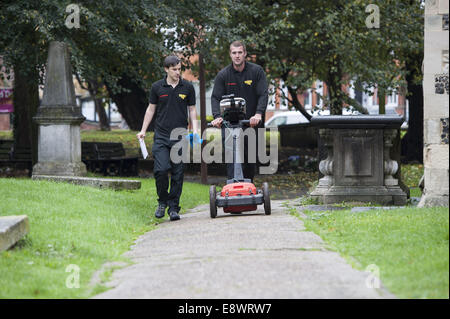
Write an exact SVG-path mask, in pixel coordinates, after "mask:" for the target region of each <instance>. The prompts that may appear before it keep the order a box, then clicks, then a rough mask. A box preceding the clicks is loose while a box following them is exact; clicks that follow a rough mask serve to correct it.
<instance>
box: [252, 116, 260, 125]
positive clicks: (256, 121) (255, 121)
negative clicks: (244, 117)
mask: <svg viewBox="0 0 450 319" xmlns="http://www.w3.org/2000/svg"><path fill="white" fill-rule="evenodd" d="M259 122H261V114H255V115H253V116H252V117H251V118H250V126H251V127H255V126H256V125H258V124H259Z"/></svg>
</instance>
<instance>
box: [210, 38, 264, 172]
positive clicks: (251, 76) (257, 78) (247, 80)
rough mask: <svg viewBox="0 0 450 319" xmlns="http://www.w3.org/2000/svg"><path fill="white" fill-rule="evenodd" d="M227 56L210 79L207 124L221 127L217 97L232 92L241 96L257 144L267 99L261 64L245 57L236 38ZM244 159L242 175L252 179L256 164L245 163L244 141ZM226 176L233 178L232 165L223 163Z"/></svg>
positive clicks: (236, 95) (244, 49)
mask: <svg viewBox="0 0 450 319" xmlns="http://www.w3.org/2000/svg"><path fill="white" fill-rule="evenodd" d="M230 57H231V61H232V63H231V64H230V65H228V66H227V67H225V68H223V69H222V70H221V71H220V72H219V73H218V74H217V76H216V79H215V81H214V88H213V92H212V96H211V109H212V114H213V116H214V120H213V121H212V122H211V124H212V125H214V126H215V127H221V126H222V122H223V118H222V117H221V114H220V100H221V99H222V96H224V95H229V94H234V96H235V97H241V98H244V99H245V101H246V103H247V105H246V115H245V119H247V120H250V126H251V127H253V128H255V135H256V143H257V141H258V135H257V134H256V133H257V132H258V130H257V128H258V127H264V115H265V112H266V108H267V101H268V86H267V79H266V74H265V72H264V70H263V68H262V67H261V66H259V65H257V64H254V63H251V62H248V61H246V60H245V58H246V57H247V50H246V48H245V45H244V44H243V43H242V42H240V41H234V42H233V43H231V45H230ZM245 137H247V136H245ZM224 138H225V130H224V129H222V141H224ZM256 146H257V145H256ZM257 149H258V148H256V150H257ZM244 161H245V162H244V163H243V165H242V166H243V173H244V178H248V179H251V180H252V181H253V177H254V176H255V168H256V163H249V161H248V140H247V141H245V143H244ZM227 176H228V179H232V178H233V164H227Z"/></svg>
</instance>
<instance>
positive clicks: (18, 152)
mask: <svg viewBox="0 0 450 319" xmlns="http://www.w3.org/2000/svg"><path fill="white" fill-rule="evenodd" d="M0 168H3V169H6V170H12V171H14V170H21V171H25V170H26V171H28V173H27V174H28V175H29V176H31V172H32V168H33V162H32V160H31V149H30V148H18V149H15V148H14V141H13V140H0Z"/></svg>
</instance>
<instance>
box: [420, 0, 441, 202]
mask: <svg viewBox="0 0 450 319" xmlns="http://www.w3.org/2000/svg"><path fill="white" fill-rule="evenodd" d="M448 3H449V2H448V0H428V1H426V2H425V43H424V63H423V68H424V70H423V73H424V75H423V91H424V92H423V93H424V114H423V115H424V116H423V118H424V152H423V153H424V156H423V157H424V158H423V162H424V189H423V195H422V198H421V200H420V202H419V204H418V206H419V207H423V206H448V203H449V202H448V195H449V180H448V179H449V173H448V172H449V163H448V162H449V148H448V112H449V109H448V108H449V103H448V94H449V92H448V91H449V88H448V75H449V71H448V51H449V50H448V45H449V40H448V36H449V34H448V13H449V12H448V11H449V7H448Z"/></svg>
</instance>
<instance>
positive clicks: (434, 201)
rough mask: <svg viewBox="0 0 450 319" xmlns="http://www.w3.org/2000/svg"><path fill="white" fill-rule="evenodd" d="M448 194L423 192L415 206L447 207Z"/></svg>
mask: <svg viewBox="0 0 450 319" xmlns="http://www.w3.org/2000/svg"><path fill="white" fill-rule="evenodd" d="M448 204H449V203H448V196H445V195H444V196H440V195H433V194H430V195H426V194H423V195H422V198H421V199H420V202H419V204H417V207H432V206H445V207H448Z"/></svg>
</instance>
